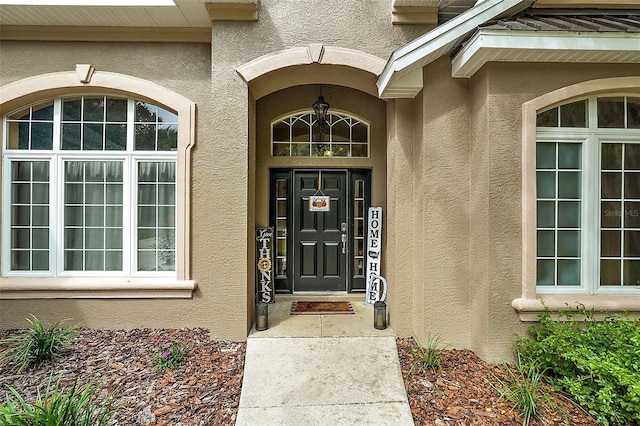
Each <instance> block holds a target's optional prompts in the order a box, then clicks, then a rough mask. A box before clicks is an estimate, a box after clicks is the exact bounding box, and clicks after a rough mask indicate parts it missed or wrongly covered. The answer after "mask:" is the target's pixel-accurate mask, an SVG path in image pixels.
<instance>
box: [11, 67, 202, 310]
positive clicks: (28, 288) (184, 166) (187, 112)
mask: <svg viewBox="0 0 640 426" xmlns="http://www.w3.org/2000/svg"><path fill="white" fill-rule="evenodd" d="M79 67H80V68H81V69H82V67H89V68H92V70H93V71H94V72H93V74H91V77H90V78H91V84H87V81H86V80H85V77H86V76H85V74H81V73H78V72H77V71H63V72H56V73H51V74H42V75H38V76H34V77H28V78H25V79H22V80H17V81H15V82H12V83H9V84H6V85H4V86H0V118H4V115H6V114H7V113H9V112H11V111H16V110H18V109H20V108H21V107H25V106H26V105H28V104H35V103H38V102H39V101H44V100H46V99H51V98H54V97H56V96H60V95H62V96H66V95H105V96H115V97H128V98H134V99H142V100H146V101H147V102H150V103H153V104H156V105H158V106H161V107H163V108H165V109H169V110H172V111H175V112H176V113H177V115H178V148H177V164H176V252H175V261H176V271H175V277H171V278H165V277H145V278H139V277H128V278H127V277H103V276H100V277H92V278H91V279H89V280H88V279H87V278H86V277H69V278H67V277H28V278H26V277H23V276H22V277H20V276H12V277H6V276H1V277H0V299H51V298H56V299H58V298H72V299H76V298H80V299H81V298H156V297H159V298H191V297H192V295H193V292H194V291H195V289H196V288H197V283H196V281H194V280H193V279H192V278H191V266H190V264H191V243H190V240H189V238H190V235H191V223H190V219H189V218H190V216H191V213H190V210H191V202H190V201H191V195H190V194H191V177H190V176H191V151H192V149H193V147H194V146H195V142H196V139H195V126H196V119H195V116H196V105H195V103H194V102H192V101H190V100H189V99H187V98H185V97H184V96H182V95H180V94H178V93H175V92H173V91H171V90H168V89H166V88H164V87H162V86H160V85H158V84H156V83H154V82H151V81H147V80H143V79H140V78H136V77H132V76H128V75H124V74H117V73H112V72H108V71H99V70H94V69H93V67H91V66H90V65H86V66H85V65H82V64H80V65H79ZM25 100H27V101H25ZM3 123H4V120H3V119H2V120H0V126H4V124H3ZM54 131H55V129H54ZM3 132H4V129H3ZM2 149H3V151H4V147H2ZM4 154H5V153H4V152H3V155H4ZM2 176H3V179H6V174H5V173H3V174H2ZM3 208H4V207H3Z"/></svg>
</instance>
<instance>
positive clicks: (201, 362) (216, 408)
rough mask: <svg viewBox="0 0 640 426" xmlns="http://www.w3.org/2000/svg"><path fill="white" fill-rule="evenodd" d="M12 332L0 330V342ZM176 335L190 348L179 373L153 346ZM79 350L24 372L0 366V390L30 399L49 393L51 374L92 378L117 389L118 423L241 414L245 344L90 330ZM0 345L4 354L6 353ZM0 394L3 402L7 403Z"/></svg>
mask: <svg viewBox="0 0 640 426" xmlns="http://www.w3.org/2000/svg"><path fill="white" fill-rule="evenodd" d="M8 335H9V332H6V331H0V339H1V338H4V337H7V336H8ZM172 340H175V341H177V342H179V343H181V344H188V343H189V342H191V343H190V344H191V345H192V347H191V350H190V356H189V358H188V359H187V362H186V363H185V364H184V365H183V366H181V367H178V368H176V369H174V370H171V369H165V370H163V371H157V370H156V362H155V360H154V358H153V355H154V353H155V352H154V351H157V350H158V345H155V344H154V343H155V342H159V344H160V345H163V344H164V343H167V342H171V341H172ZM73 346H74V351H73V352H71V353H70V354H69V355H68V356H65V357H64V358H61V359H58V360H56V361H55V362H54V363H47V364H43V365H42V366H41V367H38V368H33V369H29V370H25V371H23V372H22V374H16V373H15V372H14V371H7V370H3V369H2V367H0V388H4V385H5V384H6V385H9V386H11V387H13V388H15V389H16V390H18V391H19V392H20V393H21V395H22V396H24V397H25V399H26V400H27V401H33V400H35V395H36V392H37V390H38V388H40V389H41V390H42V392H44V388H45V387H46V384H47V381H48V380H49V377H50V376H53V377H54V381H55V379H57V378H58V377H59V376H60V375H62V380H61V385H63V386H67V385H71V384H73V381H74V379H76V378H77V379H78V383H79V384H86V383H88V382H89V381H93V383H101V384H103V385H104V387H105V388H106V389H107V391H108V392H112V391H113V390H114V389H118V396H117V399H116V402H117V403H118V404H119V405H120V406H121V409H120V410H119V411H118V413H117V414H116V416H115V417H114V420H115V421H114V422H113V424H114V425H149V424H153V425H233V424H234V423H235V419H236V415H237V412H238V403H239V401H240V389H241V386H242V374H243V371H244V356H245V350H246V345H245V344H244V343H233V342H226V341H214V340H210V339H209V332H208V331H207V330H205V329H178V330H166V329H163V330H149V329H137V330H128V331H122V330H116V331H113V330H110V331H107V330H86V329H81V330H80V333H79V335H78V337H77V340H76V341H75V342H74V345H73ZM4 349H5V348H4V347H0V351H2V350H4ZM5 402H6V400H5V397H4V392H0V404H5Z"/></svg>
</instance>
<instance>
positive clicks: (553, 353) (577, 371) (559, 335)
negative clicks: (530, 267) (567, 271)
mask: <svg viewBox="0 0 640 426" xmlns="http://www.w3.org/2000/svg"><path fill="white" fill-rule="evenodd" d="M529 334H530V335H531V337H532V339H525V338H518V340H517V343H516V347H517V350H518V351H520V352H521V353H522V360H523V363H525V364H527V365H534V364H537V365H538V366H539V367H540V368H541V369H542V370H546V371H547V375H548V377H549V381H550V382H551V383H553V384H554V386H555V387H556V388H557V389H559V390H562V391H564V392H566V393H568V394H569V395H570V396H571V397H572V398H573V399H574V400H575V401H576V402H578V403H579V404H581V405H583V406H584V407H587V409H588V411H589V413H590V414H591V415H593V416H594V417H595V418H596V419H597V420H598V421H599V422H601V423H602V424H605V425H609V424H619V425H624V424H629V423H632V424H640V322H639V321H637V320H630V319H629V318H628V317H627V316H622V315H605V316H604V318H603V319H602V320H601V321H597V320H596V318H595V317H594V314H593V312H591V311H587V310H586V309H585V308H584V307H583V306H579V307H578V308H577V310H576V311H575V312H573V313H571V312H563V313H561V315H560V318H559V319H558V320H554V319H552V318H551V316H550V315H549V314H548V313H543V314H541V315H540V322H539V324H538V325H537V326H534V327H531V328H530V329H529Z"/></svg>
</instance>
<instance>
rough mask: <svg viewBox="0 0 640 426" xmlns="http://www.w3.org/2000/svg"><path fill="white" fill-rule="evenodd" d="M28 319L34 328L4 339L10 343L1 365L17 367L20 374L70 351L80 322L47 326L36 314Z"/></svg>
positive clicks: (3, 342)
mask: <svg viewBox="0 0 640 426" xmlns="http://www.w3.org/2000/svg"><path fill="white" fill-rule="evenodd" d="M27 321H28V322H29V324H30V327H29V328H27V329H26V330H25V331H23V332H21V333H18V334H14V335H13V336H10V337H8V338H6V339H3V340H2V341H0V344H2V345H8V346H9V349H6V350H5V351H3V352H2V353H0V364H3V365H6V366H8V367H10V368H15V369H17V371H18V373H20V372H22V371H23V370H24V369H26V368H30V367H35V366H38V365H40V364H42V363H43V362H45V361H49V360H55V359H56V358H60V357H62V356H64V355H65V354H67V353H68V352H69V351H70V348H71V346H70V342H71V339H73V337H75V335H76V334H77V333H78V324H75V325H71V326H68V327H62V324H63V323H64V322H66V321H67V320H62V321H58V322H56V323H54V324H49V325H48V326H46V327H45V326H44V325H43V324H42V322H41V321H40V320H39V319H38V318H37V317H36V316H35V315H33V314H32V315H31V318H27Z"/></svg>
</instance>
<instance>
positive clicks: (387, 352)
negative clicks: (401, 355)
mask: <svg viewBox="0 0 640 426" xmlns="http://www.w3.org/2000/svg"><path fill="white" fill-rule="evenodd" d="M369 424H376V425H387V424H388V425H413V418H412V416H411V411H410V408H409V403H408V400H407V395H406V392H405V388H404V383H403V381H402V374H401V371H400V362H399V360H398V352H397V349H396V343H395V337H393V336H385V337H346V338H345V337H325V338H266V337H265V338H260V339H249V340H248V342H247V354H246V360H245V372H244V378H243V382H242V394H241V396H240V407H239V410H238V417H237V421H236V425H239V426H248V425H251V426H256V425H268V426H272V425H296V426H299V425H314V426H322V425H369Z"/></svg>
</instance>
